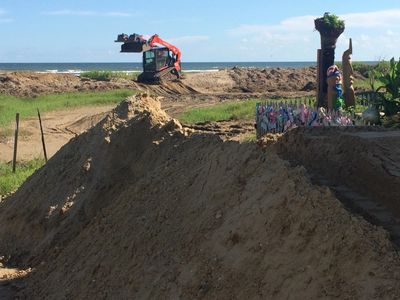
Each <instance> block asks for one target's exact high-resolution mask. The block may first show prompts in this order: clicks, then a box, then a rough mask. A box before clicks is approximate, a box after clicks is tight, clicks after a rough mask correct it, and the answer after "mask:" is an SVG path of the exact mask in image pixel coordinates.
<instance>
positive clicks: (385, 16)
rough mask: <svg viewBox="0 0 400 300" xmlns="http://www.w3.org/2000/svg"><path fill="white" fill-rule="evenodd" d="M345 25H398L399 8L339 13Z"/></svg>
mask: <svg viewBox="0 0 400 300" xmlns="http://www.w3.org/2000/svg"><path fill="white" fill-rule="evenodd" d="M340 18H342V19H343V20H344V21H345V24H346V27H363V28H374V27H399V26H400V9H388V10H380V11H372V12H363V13H351V14H344V15H340Z"/></svg>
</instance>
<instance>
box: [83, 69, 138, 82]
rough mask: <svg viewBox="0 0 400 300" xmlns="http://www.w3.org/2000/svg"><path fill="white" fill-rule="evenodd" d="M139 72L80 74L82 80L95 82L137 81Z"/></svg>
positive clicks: (92, 72)
mask: <svg viewBox="0 0 400 300" xmlns="http://www.w3.org/2000/svg"><path fill="white" fill-rule="evenodd" d="M138 75H139V72H122V71H121V72H115V71H88V72H82V73H81V74H80V77H81V78H88V79H93V80H101V81H110V80H111V79H118V78H122V79H127V80H136V79H137V77H138Z"/></svg>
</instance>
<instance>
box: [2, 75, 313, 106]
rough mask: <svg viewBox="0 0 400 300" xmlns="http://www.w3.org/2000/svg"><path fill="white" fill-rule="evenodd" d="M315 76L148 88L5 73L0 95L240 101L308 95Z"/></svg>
mask: <svg viewBox="0 0 400 300" xmlns="http://www.w3.org/2000/svg"><path fill="white" fill-rule="evenodd" d="M315 74H316V70H315V68H304V69H281V68H276V69H248V68H233V69H229V70H221V71H218V72H212V73H186V74H185V76H184V78H183V79H182V80H180V81H171V82H163V83H162V84H159V85H151V84H141V83H137V82H135V81H132V80H126V79H121V78H116V79H112V80H110V81H100V80H90V79H85V78H79V77H77V76H75V75H73V74H52V73H34V72H8V73H3V74H0V93H3V94H9V95H14V96H17V97H35V96H38V95H42V94H49V93H61V92H73V91H87V90H109V89H117V88H131V89H136V90H140V91H144V92H147V93H151V94H154V95H159V96H168V97H172V98H174V99H175V98H177V97H179V95H191V96H196V95H197V94H206V95H213V94H214V95H222V96H223V97H227V98H232V97H236V98H237V97H239V98H242V97H245V96H246V95H247V97H248V95H249V94H254V93H255V94H260V93H262V94H271V93H272V94H273V95H274V94H276V93H282V94H285V93H288V92H293V93H294V92H297V93H299V92H301V91H310V90H312V89H313V86H312V84H311V83H312V82H314V81H315V76H316V75H315ZM255 96H257V95H255Z"/></svg>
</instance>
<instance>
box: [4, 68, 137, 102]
mask: <svg viewBox="0 0 400 300" xmlns="http://www.w3.org/2000/svg"><path fill="white" fill-rule="evenodd" d="M117 88H135V84H134V82H133V81H129V80H118V81H97V80H90V79H81V78H79V77H77V76H75V75H73V74H51V73H34V72H10V73H4V74H0V93H2V94H8V95H13V96H16V97H35V96H38V95H43V94H51V93H62V92H74V91H88V90H110V89H117Z"/></svg>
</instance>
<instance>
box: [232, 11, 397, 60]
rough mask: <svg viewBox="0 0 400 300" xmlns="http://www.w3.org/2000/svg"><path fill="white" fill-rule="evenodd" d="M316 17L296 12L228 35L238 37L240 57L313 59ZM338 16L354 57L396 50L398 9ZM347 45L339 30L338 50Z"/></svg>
mask: <svg viewBox="0 0 400 300" xmlns="http://www.w3.org/2000/svg"><path fill="white" fill-rule="evenodd" d="M318 17H320V16H311V15H306V16H298V17H292V18H287V19H284V20H282V21H280V22H279V23H276V24H242V25H240V26H238V27H236V28H233V29H231V30H229V31H228V36H229V37H231V38H232V39H235V40H237V41H238V45H237V49H238V51H241V54H242V56H243V57H245V55H250V54H254V55H256V56H263V57H266V59H268V58H272V59H275V58H276V59H284V60H301V59H307V60H308V59H310V60H313V59H315V58H314V57H315V53H314V52H315V51H314V49H316V48H318V47H319V34H318V32H315V30H314V19H316V18H318ZM339 17H340V18H341V19H343V20H344V21H345V25H346V31H345V33H346V34H347V35H348V37H352V38H353V41H354V42H355V46H356V45H357V46H358V47H359V48H358V49H355V54H356V53H357V52H358V53H357V54H358V55H359V56H358V57H357V58H355V60H357V59H358V60H367V59H368V60H373V59H375V58H376V57H382V56H383V57H388V56H390V57H391V56H393V55H397V54H396V53H397V52H400V44H399V43H398V41H397V40H398V38H397V34H395V33H394V32H395V31H397V30H396V29H397V28H399V27H400V9H391V10H381V11H375V12H365V13H349V14H343V15H339ZM230 42H232V41H231V40H230ZM347 45H348V38H347V36H346V35H345V34H343V35H342V36H341V37H340V38H339V41H338V45H337V46H338V52H339V53H340V51H343V50H344V49H346V47H347ZM378 45H379V47H378ZM342 48H343V49H342ZM251 51H253V53H252V52H251ZM396 51H397V52H396ZM378 52H379V53H378ZM267 53H268V54H267Z"/></svg>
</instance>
